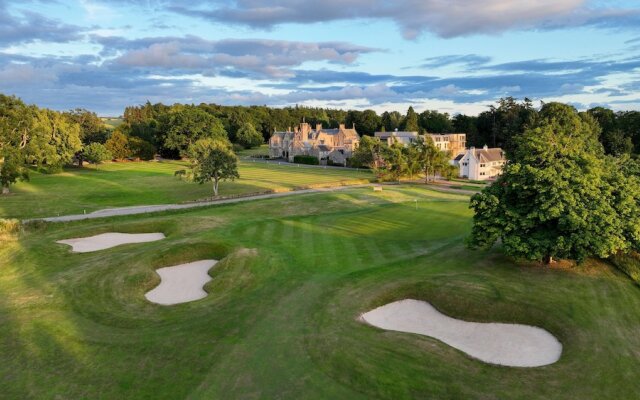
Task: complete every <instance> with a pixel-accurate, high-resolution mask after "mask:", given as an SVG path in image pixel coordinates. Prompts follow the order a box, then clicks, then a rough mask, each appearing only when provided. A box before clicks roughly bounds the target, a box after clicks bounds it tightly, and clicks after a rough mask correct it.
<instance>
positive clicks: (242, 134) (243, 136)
mask: <svg viewBox="0 0 640 400" xmlns="http://www.w3.org/2000/svg"><path fill="white" fill-rule="evenodd" d="M263 142H264V140H263V138H262V134H260V133H259V132H258V131H256V128H254V127H253V125H252V124H251V123H250V122H247V123H245V124H244V125H242V126H241V127H240V129H238V131H237V132H236V143H238V144H239V145H240V146H242V147H244V148H245V149H250V148H253V147H258V146H260V145H261V144H262V143H263Z"/></svg>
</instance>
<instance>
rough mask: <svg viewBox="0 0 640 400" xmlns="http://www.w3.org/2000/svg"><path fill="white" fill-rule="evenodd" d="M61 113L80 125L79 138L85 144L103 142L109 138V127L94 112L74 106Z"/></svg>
mask: <svg viewBox="0 0 640 400" xmlns="http://www.w3.org/2000/svg"><path fill="white" fill-rule="evenodd" d="M63 115H64V116H65V117H66V118H67V119H69V120H70V121H72V122H74V123H76V124H78V125H79V126H80V140H82V143H83V144H85V145H87V144H89V143H93V142H98V143H103V144H104V143H105V142H106V141H107V139H108V138H109V131H110V130H109V128H107V127H106V126H105V124H104V122H103V121H102V120H101V119H100V118H99V117H98V116H97V115H96V113H94V112H91V111H88V110H85V109H82V108H76V109H74V110H70V111H67V112H65V113H63Z"/></svg>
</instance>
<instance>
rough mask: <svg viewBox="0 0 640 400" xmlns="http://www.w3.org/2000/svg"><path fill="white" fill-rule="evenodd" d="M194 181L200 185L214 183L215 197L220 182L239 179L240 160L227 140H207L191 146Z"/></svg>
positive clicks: (189, 152) (201, 140) (190, 156)
mask: <svg viewBox="0 0 640 400" xmlns="http://www.w3.org/2000/svg"><path fill="white" fill-rule="evenodd" d="M187 154H188V156H189V159H190V160H191V163H192V164H191V169H192V171H193V179H194V180H195V181H196V182H198V183H200V184H203V183H207V182H212V183H213V195H214V196H217V195H218V185H219V183H220V181H225V180H234V179H236V178H239V177H240V175H239V174H238V158H237V157H236V155H235V154H234V153H233V151H232V150H231V146H230V143H229V142H228V141H227V140H221V139H212V138H205V139H199V140H197V141H196V142H195V143H193V144H192V145H191V146H189V148H188V151H187Z"/></svg>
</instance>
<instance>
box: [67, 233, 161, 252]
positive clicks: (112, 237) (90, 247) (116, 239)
mask: <svg viewBox="0 0 640 400" xmlns="http://www.w3.org/2000/svg"><path fill="white" fill-rule="evenodd" d="M164 238H165V236H164V233H113V232H110V233H102V234H100V235H95V236H89V237H84V238H76V239H66V240H58V241H57V242H56V243H62V244H68V245H69V246H71V249H72V251H73V252H75V253H89V252H92V251H98V250H104V249H110V248H112V247H116V246H120V245H121V244H128V243H146V242H154V241H156V240H162V239H164Z"/></svg>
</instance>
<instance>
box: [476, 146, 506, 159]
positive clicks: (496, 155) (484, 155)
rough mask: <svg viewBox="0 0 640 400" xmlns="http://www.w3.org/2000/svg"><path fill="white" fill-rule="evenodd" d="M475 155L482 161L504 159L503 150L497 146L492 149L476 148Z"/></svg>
mask: <svg viewBox="0 0 640 400" xmlns="http://www.w3.org/2000/svg"><path fill="white" fill-rule="evenodd" d="M476 157H477V158H478V160H480V161H484V162H493V161H503V160H504V159H505V158H504V152H503V151H502V149H501V148H499V147H496V148H493V149H476Z"/></svg>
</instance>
